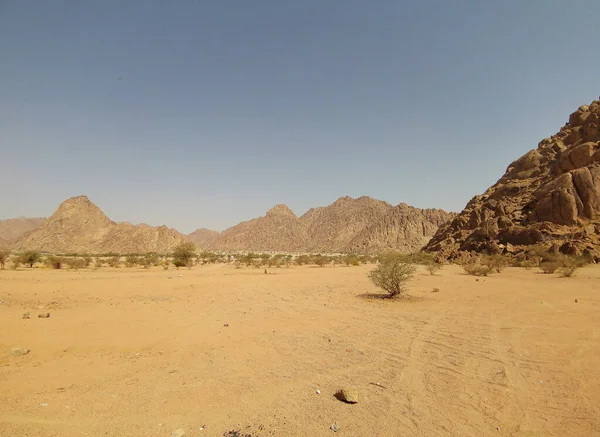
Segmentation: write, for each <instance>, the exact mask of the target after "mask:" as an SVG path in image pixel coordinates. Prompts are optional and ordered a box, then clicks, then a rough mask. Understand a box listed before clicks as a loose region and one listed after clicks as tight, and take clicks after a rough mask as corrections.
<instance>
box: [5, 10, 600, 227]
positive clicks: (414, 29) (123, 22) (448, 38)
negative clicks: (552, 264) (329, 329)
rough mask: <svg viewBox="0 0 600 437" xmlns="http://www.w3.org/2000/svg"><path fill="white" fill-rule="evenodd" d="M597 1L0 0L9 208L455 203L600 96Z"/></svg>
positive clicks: (170, 209) (199, 219)
mask: <svg viewBox="0 0 600 437" xmlns="http://www.w3.org/2000/svg"><path fill="white" fill-rule="evenodd" d="M599 19H600V1H598V0H572V1H566V0H565V1H558V0H502V1H481V0H470V1H466V0H453V1H449V0H438V1H431V0H429V1H428V0H423V1H401V0H385V1H384V0H379V1H377V0H372V1H367V0H361V1H358V0H344V1H341V0H340V1H334V0H331V1H326V0H302V1H299V0H295V1H287V0H269V1H266V0H253V1H248V0H238V1H233V0H214V1H211V0H206V1H153V0H135V1H134V0H129V1H121V0H119V1H116V0H102V1H100V0H95V1H91V0H90V1H85V0H77V1H75V0H74V1H59V0H56V1H44V0H37V1H36V0H1V1H0V59H1V60H2V61H1V64H0V102H1V104H0V149H1V150H0V185H1V186H2V188H1V189H0V218H8V217H16V216H48V215H50V214H52V212H53V211H54V210H55V208H56V207H57V206H58V204H59V203H60V202H61V201H63V200H64V199H66V198H68V197H71V196H74V195H79V194H86V195H88V197H89V198H90V199H91V200H92V201H93V202H95V203H96V204H97V205H98V206H100V207H101V208H102V209H103V210H104V211H105V213H106V214H107V215H108V216H109V217H111V218H112V219H113V220H116V221H126V220H127V221H131V222H135V223H138V222H147V223H149V224H152V225H160V224H163V223H165V224H167V225H168V226H171V227H175V228H177V229H179V230H180V231H183V232H190V231H192V230H193V229H195V228H197V227H209V228H214V229H218V230H221V229H224V228H226V227H228V226H231V225H233V224H235V223H237V222H239V221H241V220H246V219H249V218H252V217H256V216H260V215H262V214H264V212H265V211H266V210H267V209H269V208H270V207H272V206H273V205H275V204H277V203H285V204H287V205H288V206H289V207H290V208H292V210H294V211H295V212H296V213H297V214H299V215H300V214H302V213H304V212H305V211H306V210H307V209H308V208H310V207H313V206H322V205H326V204H329V203H331V202H333V201H334V200H335V199H336V198H338V197H340V196H344V195H350V196H353V197H357V196H361V195H369V196H372V197H375V198H379V199H382V200H386V201H388V202H390V203H393V204H397V203H399V202H406V203H408V204H411V205H414V206H418V207H440V208H445V209H447V210H453V211H458V210H460V209H462V208H463V207H464V205H465V204H466V202H467V201H468V200H469V199H470V198H471V197H472V196H473V195H475V194H477V193H481V192H483V191H484V190H485V189H486V188H487V187H488V186H489V185H491V184H493V183H494V182H495V181H496V180H497V179H498V178H499V177H500V176H501V175H502V174H503V173H504V170H505V169H506V167H507V166H508V164H509V163H510V162H511V161H512V160H514V159H516V158H517V157H519V156H521V155H522V154H524V153H525V152H527V151H528V150H530V149H532V148H534V147H536V146H537V143H538V142H539V140H541V139H542V138H543V137H546V136H549V135H551V134H553V133H554V132H556V131H557V130H558V129H559V128H560V127H561V126H562V125H563V123H564V122H565V121H566V120H567V119H568V115H569V114H570V113H571V112H572V111H574V110H575V109H576V108H577V107H578V106H579V105H581V104H585V103H589V102H591V101H592V100H593V99H594V98H597V97H598V95H599V94H600V74H599V72H600V55H599V53H600V48H599V47H600V25H599Z"/></svg>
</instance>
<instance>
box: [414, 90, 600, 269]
mask: <svg viewBox="0 0 600 437" xmlns="http://www.w3.org/2000/svg"><path fill="white" fill-rule="evenodd" d="M531 245H543V246H545V247H547V248H550V247H552V248H553V249H555V250H560V251H561V252H563V253H567V254H581V253H589V254H591V255H592V256H596V257H597V256H598V254H599V253H600V100H595V101H594V102H592V103H591V104H590V105H589V106H588V105H584V106H580V107H579V109H577V111H575V112H574V113H572V114H571V116H570V117H569V121H568V122H567V123H566V124H565V125H564V126H563V127H562V128H561V129H560V131H559V132H557V133H556V134H554V135H552V136H551V137H550V138H545V139H543V140H542V141H541V142H540V143H539V144H538V147H537V148H536V149H533V150H530V151H529V152H527V153H526V154H525V155H523V156H522V157H520V158H519V159H517V160H516V161H514V162H513V163H511V164H510V165H509V166H508V168H507V170H506V172H505V173H504V175H503V176H502V177H501V178H500V180H499V181H498V182H496V183H495V184H494V185H493V186H492V187H490V188H488V190H487V191H486V192H485V193H483V194H482V195H478V196H475V197H474V198H473V199H471V201H470V202H469V203H468V204H467V206H466V207H465V209H464V210H463V211H462V212H461V213H460V214H458V215H457V216H456V217H455V218H454V219H453V220H452V221H451V222H450V223H448V224H446V225H444V226H442V227H441V228H440V229H439V230H438V232H437V233H436V235H435V236H434V237H433V238H432V239H431V241H430V242H429V243H428V244H427V246H426V248H425V250H427V251H430V252H439V253H440V255H441V256H443V257H445V258H450V259H452V258H456V257H459V256H461V255H464V254H465V253H468V252H471V251H475V252H487V253H500V252H507V251H508V252H515V253H518V252H520V251H526V250H528V248H529V247H530V246H531Z"/></svg>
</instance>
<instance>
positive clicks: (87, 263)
mask: <svg viewBox="0 0 600 437" xmlns="http://www.w3.org/2000/svg"><path fill="white" fill-rule="evenodd" d="M82 259H83V267H84V268H86V269H87V268H88V267H89V266H90V265H91V264H92V257H91V256H84V257H83V258H82Z"/></svg>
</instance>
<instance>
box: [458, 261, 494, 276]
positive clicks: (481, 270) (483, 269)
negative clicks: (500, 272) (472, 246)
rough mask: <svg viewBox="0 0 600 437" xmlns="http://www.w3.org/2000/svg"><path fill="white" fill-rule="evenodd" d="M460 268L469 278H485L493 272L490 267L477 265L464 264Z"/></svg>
mask: <svg viewBox="0 0 600 437" xmlns="http://www.w3.org/2000/svg"><path fill="white" fill-rule="evenodd" d="M462 267H463V269H464V270H465V272H466V273H467V274H469V275H471V276H487V275H489V274H490V273H492V272H493V269H492V268H491V267H490V266H486V265H483V264H478V263H469V264H464V265H463V266H462Z"/></svg>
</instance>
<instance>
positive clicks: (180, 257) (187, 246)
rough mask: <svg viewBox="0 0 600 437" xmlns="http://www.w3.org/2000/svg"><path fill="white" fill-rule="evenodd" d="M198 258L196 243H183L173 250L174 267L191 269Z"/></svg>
mask: <svg viewBox="0 0 600 437" xmlns="http://www.w3.org/2000/svg"><path fill="white" fill-rule="evenodd" d="M195 256H196V246H194V243H189V242H187V243H181V244H180V245H179V246H177V247H176V248H175V250H173V265H174V266H175V267H177V268H179V267H185V266H188V267H191V266H192V265H193V261H194V257H195Z"/></svg>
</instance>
